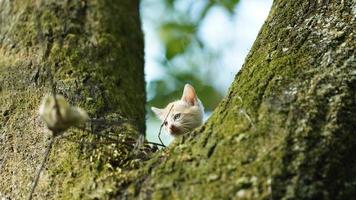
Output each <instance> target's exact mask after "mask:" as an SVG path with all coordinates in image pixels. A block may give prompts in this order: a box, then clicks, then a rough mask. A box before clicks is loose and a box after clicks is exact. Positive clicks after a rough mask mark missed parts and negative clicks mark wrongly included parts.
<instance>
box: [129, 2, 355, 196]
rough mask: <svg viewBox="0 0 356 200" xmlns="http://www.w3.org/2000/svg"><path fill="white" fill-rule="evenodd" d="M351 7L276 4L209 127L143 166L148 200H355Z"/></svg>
mask: <svg viewBox="0 0 356 200" xmlns="http://www.w3.org/2000/svg"><path fill="white" fill-rule="evenodd" d="M355 17H356V4H355V1H351V0H345V1H327V0H323V1H316V0H298V1H284V0H275V1H274V4H273V7H272V10H271V12H270V15H269V17H268V19H267V21H266V23H265V24H264V26H263V27H262V29H261V31H260V33H259V35H258V38H257V40H256V42H255V44H254V45H253V48H252V50H251V52H250V54H249V55H248V57H247V60H246V62H245V64H244V66H243V68H242V70H241V71H240V72H239V73H238V74H237V76H236V78H235V80H234V82H233V84H232V86H231V87H230V90H229V92H228V95H227V96H226V97H225V99H224V100H223V101H222V103H221V104H220V105H219V106H218V108H217V109H216V110H215V111H214V113H213V114H212V116H211V117H210V119H209V120H208V122H207V123H206V124H205V125H204V126H203V127H202V128H200V129H198V130H196V131H194V132H193V133H191V134H190V135H189V136H187V137H185V138H181V139H178V140H177V141H176V142H175V144H173V145H171V146H170V147H169V148H168V149H167V150H165V151H164V152H161V153H159V154H158V155H156V156H155V157H154V158H152V159H151V160H150V162H149V163H148V164H147V165H146V166H145V167H143V168H142V169H141V171H140V172H141V178H139V179H138V181H134V182H133V183H132V185H131V186H130V187H129V188H130V190H129V191H130V192H131V193H129V194H128V195H131V196H129V197H136V198H138V197H139V198H143V199H151V198H152V199H330V200H331V199H353V198H355V196H356V167H355V166H356V157H355V156H354V153H355V152H356V134H355V133H356V63H355V46H356V38H355V30H354V28H355V26H356V21H355V20H356V19H355Z"/></svg>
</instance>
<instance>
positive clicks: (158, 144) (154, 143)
mask: <svg viewBox="0 0 356 200" xmlns="http://www.w3.org/2000/svg"><path fill="white" fill-rule="evenodd" d="M145 143H147V144H153V145H157V146H160V147H166V146H164V145H162V144H160V143H156V142H149V141H147V142H145Z"/></svg>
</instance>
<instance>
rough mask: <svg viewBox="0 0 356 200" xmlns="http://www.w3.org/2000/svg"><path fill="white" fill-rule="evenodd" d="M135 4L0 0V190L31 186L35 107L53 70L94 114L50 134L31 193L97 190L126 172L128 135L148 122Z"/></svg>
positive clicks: (7, 192) (15, 191)
mask: <svg viewBox="0 0 356 200" xmlns="http://www.w3.org/2000/svg"><path fill="white" fill-rule="evenodd" d="M138 4H139V2H138V1H137V0H133V1H107V0H101V1H96V0H94V1H86V0H81V1H71V0H34V1H27V0H16V1H10V0H4V1H0V91H1V93H0V129H1V130H0V148H1V153H0V198H4V197H10V198H11V199H25V197H27V196H28V194H29V191H30V187H31V184H32V179H33V178H34V176H35V172H36V171H37V168H38V167H39V163H40V161H41V160H42V159H43V152H44V150H45V147H46V144H47V143H48V138H49V131H48V130H46V129H45V127H44V124H43V123H42V122H41V120H40V119H39V116H38V113H37V110H38V107H39V104H40V101H41V98H42V97H43V96H44V95H46V94H50V93H51V87H52V84H51V83H50V81H49V80H50V79H51V77H53V80H54V84H55V85H56V88H57V89H56V92H57V93H58V94H63V95H64V96H65V97H66V98H67V99H68V100H69V101H70V103H72V104H75V105H78V106H81V107H82V108H84V109H85V110H87V111H88V113H89V115H90V117H91V118H93V119H96V121H94V122H92V123H91V124H87V127H86V129H89V131H83V130H78V129H71V130H69V131H67V132H66V133H64V136H63V137H61V138H57V139H56V142H55V143H54V147H53V149H52V152H51V155H50V157H49V161H48V162H47V164H46V167H45V170H44V171H43V172H42V176H41V178H40V181H39V184H38V187H37V189H36V192H35V198H36V199H82V198H84V199H88V198H95V197H97V198H104V197H105V196H108V195H109V194H110V193H112V192H115V188H118V187H117V185H118V186H119V185H120V184H123V183H125V181H126V179H127V177H129V176H130V175H129V174H128V173H124V170H128V169H131V168H133V167H135V165H136V164H137V162H138V160H133V161H132V159H128V158H129V157H130V156H131V154H130V150H131V149H132V147H133V142H134V141H133V140H132V139H135V138H137V137H138V134H139V133H143V132H144V129H145V126H144V123H145V83H144V72H143V35H142V32H141V25H140V18H139V5H138ZM102 135H105V136H102ZM130 139H131V140H130ZM113 141H118V142H117V143H114V142H113ZM123 141H125V142H123Z"/></svg>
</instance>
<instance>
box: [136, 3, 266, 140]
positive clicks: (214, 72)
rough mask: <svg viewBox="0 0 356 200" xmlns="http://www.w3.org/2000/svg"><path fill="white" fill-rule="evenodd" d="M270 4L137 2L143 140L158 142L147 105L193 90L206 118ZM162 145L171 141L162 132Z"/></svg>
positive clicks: (241, 60)
mask: <svg viewBox="0 0 356 200" xmlns="http://www.w3.org/2000/svg"><path fill="white" fill-rule="evenodd" d="M271 5H272V0H240V1H239V0H142V1H141V18H142V23H143V31H144V34H145V73H146V82H147V83H148V84H147V101H148V103H147V121H146V125H147V132H146V135H147V139H148V140H149V141H152V142H159V140H158V137H157V134H158V131H159V126H160V121H159V120H158V119H157V118H156V117H155V116H154V115H153V113H152V112H151V110H150V107H151V106H155V107H159V108H162V107H165V106H166V105H167V104H168V103H169V102H171V101H174V100H176V99H179V98H180V97H181V93H182V90H183V87H184V84H185V83H190V84H192V85H193V86H194V87H195V90H196V92H197V94H198V97H199V99H200V100H201V101H202V102H203V104H204V107H205V111H206V113H207V114H206V118H208V116H209V114H210V113H211V111H212V110H213V109H214V108H215V107H216V106H217V104H218V103H219V101H220V100H221V99H222V98H223V96H224V95H225V93H226V91H227V89H228V87H229V85H230V84H231V82H232V81H233V79H234V76H235V74H236V73H237V72H238V71H239V70H240V68H241V66H242V64H243V63H244V60H245V57H246V55H247V53H248V52H249V50H250V48H251V46H252V44H253V42H254V40H255V38H256V36H257V34H258V31H259V29H260V28H261V26H262V24H263V22H264V21H265V19H266V17H267V15H268V12H269V10H270V8H271ZM161 138H162V140H163V142H164V143H165V144H166V145H167V144H169V143H170V142H171V141H172V139H173V138H172V137H171V136H169V135H168V134H167V133H165V132H163V133H162V136H161Z"/></svg>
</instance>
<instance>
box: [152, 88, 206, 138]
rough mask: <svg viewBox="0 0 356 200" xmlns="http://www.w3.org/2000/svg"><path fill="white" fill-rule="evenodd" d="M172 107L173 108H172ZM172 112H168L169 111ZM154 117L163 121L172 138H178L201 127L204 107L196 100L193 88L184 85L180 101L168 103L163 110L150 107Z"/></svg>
mask: <svg viewBox="0 0 356 200" xmlns="http://www.w3.org/2000/svg"><path fill="white" fill-rule="evenodd" d="M172 105H173V107H172ZM171 107H172V110H171V111H170V112H169V110H170V109H171ZM151 109H152V111H153V112H154V113H155V114H156V116H157V117H158V118H159V119H160V120H162V121H164V119H165V118H166V116H167V114H168V113H169V115H168V117H167V119H166V121H165V122H164V128H165V130H166V131H167V132H168V133H170V134H171V135H172V136H179V135H182V134H184V133H187V132H189V131H191V130H193V129H195V128H196V127H198V126H200V125H202V123H203V116H204V107H203V104H202V103H201V101H200V100H199V99H198V97H197V94H196V93H195V90H194V88H193V86H191V85H189V84H186V85H185V86H184V90H183V95H182V98H181V99H180V100H177V101H174V102H171V103H169V104H168V105H167V106H166V107H165V108H163V109H159V108H155V107H152V108H151Z"/></svg>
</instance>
